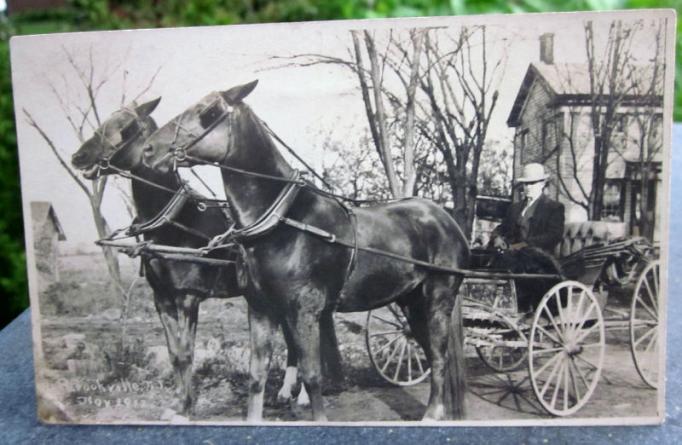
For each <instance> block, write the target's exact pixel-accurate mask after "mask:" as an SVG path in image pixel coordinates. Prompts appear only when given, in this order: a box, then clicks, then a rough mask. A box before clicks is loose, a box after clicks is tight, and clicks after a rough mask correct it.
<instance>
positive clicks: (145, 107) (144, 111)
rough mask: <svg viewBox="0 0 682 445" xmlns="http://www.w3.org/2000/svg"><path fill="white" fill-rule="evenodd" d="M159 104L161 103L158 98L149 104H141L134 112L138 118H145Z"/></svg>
mask: <svg viewBox="0 0 682 445" xmlns="http://www.w3.org/2000/svg"><path fill="white" fill-rule="evenodd" d="M159 102H161V97H160V96H159V97H157V98H156V99H152V100H150V101H149V102H146V103H143V104H142V105H138V106H137V107H135V112H136V113H137V115H138V116H140V117H147V116H149V115H150V114H152V111H154V109H156V106H157V105H158V104H159Z"/></svg>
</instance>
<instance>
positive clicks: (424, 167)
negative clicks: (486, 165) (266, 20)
mask: <svg viewBox="0 0 682 445" xmlns="http://www.w3.org/2000/svg"><path fill="white" fill-rule="evenodd" d="M451 33H452V30H451V29H449V28H422V29H412V30H409V31H408V33H407V34H399V33H397V32H394V31H391V30H389V31H386V32H383V33H379V32H377V31H374V32H370V31H353V32H351V37H352V46H351V47H350V49H349V52H348V58H345V59H344V58H340V57H334V56H329V55H324V54H299V55H296V56H293V57H291V58H289V59H293V60H294V62H292V63H290V64H288V65H286V66H292V65H293V66H310V65H317V64H336V65H340V66H343V67H346V68H348V69H350V70H351V71H352V72H353V73H354V74H355V75H356V76H357V78H358V85H359V88H360V92H361V95H362V99H363V104H364V108H365V115H366V117H367V123H368V126H369V130H370V134H371V140H372V142H373V146H374V148H375V151H376V153H377V155H378V157H379V159H380V161H381V165H382V167H383V170H384V172H385V173H386V177H387V180H388V185H389V188H390V192H391V194H392V195H393V196H394V197H404V196H413V195H415V194H417V193H418V192H419V193H421V194H423V195H424V196H434V197H436V196H438V197H442V196H443V193H442V190H441V189H442V188H441V187H439V186H438V184H437V182H438V181H441V182H442V181H446V182H447V183H448V184H449V186H450V189H451V194H450V196H451V197H452V198H453V199H452V200H453V201H454V205H455V217H456V218H457V219H458V220H459V222H460V223H461V224H462V225H463V227H464V228H465V230H467V231H469V230H470V229H471V225H472V223H473V217H474V208H475V198H476V193H477V192H476V190H477V185H476V184H477V180H478V172H479V168H480V157H481V153H482V151H483V149H484V146H485V140H486V137H487V132H488V126H489V123H490V118H491V115H492V112H493V110H494V109H495V106H496V104H497V98H498V91H497V88H498V86H499V83H500V81H501V78H502V76H503V71H504V59H503V58H500V59H499V60H497V61H494V62H491V61H490V60H488V53H487V51H488V49H489V42H488V41H487V36H486V28H485V27H481V26H478V27H465V28H461V29H460V30H459V32H456V33H455V34H454V36H453V35H451ZM405 36H407V37H408V38H405ZM434 150H435V151H436V152H439V153H440V156H439V157H438V158H436V157H434V156H433V151H434ZM436 160H438V161H440V162H443V163H445V165H446V168H445V169H444V171H442V169H440V168H439V167H438V166H436V164H435V163H434V162H436Z"/></svg>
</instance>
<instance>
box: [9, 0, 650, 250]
mask: <svg viewBox="0 0 682 445" xmlns="http://www.w3.org/2000/svg"><path fill="white" fill-rule="evenodd" d="M0 1H1V0H0ZM622 14H623V15H624V16H625V18H626V19H629V20H634V19H638V18H641V17H642V13H641V12H629V13H622ZM591 17H592V19H593V20H595V25H596V26H597V27H600V26H601V27H602V28H603V29H605V26H607V25H608V23H610V21H611V20H612V19H613V15H608V14H603V15H592V16H591ZM584 19H585V16H580V15H578V14H575V13H566V14H553V15H515V16H499V15H498V16H495V15H493V16H484V17H481V16H478V17H477V16H473V17H471V16H470V17H450V18H438V19H398V20H392V21H388V20H374V21H337V22H313V23H297V24H270V25H239V26H225V27H196V28H179V29H162V30H137V31H111V32H92V33H70V34H53V35H49V36H29V37H17V38H13V39H12V42H11V55H12V70H13V88H14V95H15V108H16V111H17V136H18V141H19V155H20V167H21V179H22V195H23V200H24V209H25V210H26V209H28V206H29V204H28V203H29V202H30V201H35V200H41V201H51V202H52V203H53V205H54V208H55V211H56V214H57V216H58V218H59V219H60V221H61V223H62V226H63V228H64V231H65V233H66V237H67V243H68V244H70V245H75V244H87V245H91V243H92V241H94V240H95V239H96V232H95V229H94V224H93V223H92V217H91V215H90V209H89V206H88V203H87V199H86V196H85V194H84V193H83V192H82V191H81V190H80V189H79V188H78V187H77V186H76V184H75V182H74V181H73V179H71V178H70V177H69V176H68V175H67V174H66V172H65V171H64V169H63V167H62V166H61V165H59V163H58V162H57V160H56V158H55V156H54V155H53V154H52V153H51V152H50V150H49V148H48V147H47V145H46V144H45V142H44V141H43V140H42V139H41V137H40V136H39V135H38V133H37V132H36V131H35V130H34V129H33V128H31V127H30V126H29V125H27V123H26V119H25V118H24V115H23V110H24V109H25V110H27V111H28V112H30V113H31V115H32V116H33V118H34V119H35V120H36V122H37V123H38V124H39V125H40V126H41V128H43V129H44V131H45V132H46V133H47V134H48V135H49V136H50V137H51V138H52V140H53V141H54V143H55V145H56V146H57V147H58V148H59V149H60V151H61V152H62V153H63V154H64V155H65V158H66V159H68V158H70V155H71V154H72V153H73V152H75V151H76V150H77V148H78V146H79V142H78V139H77V138H76V136H75V134H74V132H73V131H72V129H71V128H70V126H69V124H68V123H67V121H66V120H65V118H64V113H63V111H62V108H61V106H60V102H59V100H58V99H57V96H56V95H55V94H54V92H53V90H52V88H54V89H55V90H57V91H58V92H59V96H60V97H61V100H62V101H64V102H65V103H66V104H67V106H68V105H72V104H77V103H82V101H83V100H84V96H83V91H82V88H81V87H80V86H79V82H80V79H79V77H78V75H77V74H76V73H75V72H74V71H73V70H72V69H71V68H70V66H69V64H68V63H67V60H66V57H65V54H66V53H69V54H72V55H73V57H74V60H75V61H76V63H77V64H78V65H80V66H83V67H87V66H88V60H89V58H90V57H92V60H93V64H94V66H95V67H96V77H97V76H100V75H101V74H102V73H107V72H108V73H112V74H111V75H110V76H107V78H108V79H109V81H108V83H106V84H105V85H104V86H103V87H102V89H101V95H100V97H99V99H98V104H100V105H99V107H100V110H101V112H102V114H103V115H104V116H103V118H106V115H107V114H108V113H111V112H113V111H114V110H116V109H118V108H120V105H121V92H122V91H124V90H125V91H126V97H127V98H128V99H130V98H131V97H132V96H134V95H135V94H136V92H138V91H140V90H142V89H143V88H144V87H145V86H146V85H147V84H148V82H149V80H150V79H151V78H152V77H153V76H154V74H155V73H156V72H157V71H158V75H157V77H156V78H155V80H154V82H153V84H152V86H151V88H150V89H149V91H147V92H146V93H145V94H144V96H143V97H142V98H141V99H140V100H141V101H145V100H150V99H153V98H155V97H158V96H161V98H162V99H161V102H160V104H159V106H158V107H157V109H156V110H155V111H154V113H153V115H152V116H153V117H154V119H155V120H156V122H157V123H158V124H159V125H162V124H163V123H165V122H167V121H168V120H170V119H171V118H172V117H174V116H175V115H177V114H178V113H180V112H182V111H183V110H184V109H186V108H188V107H189V106H191V105H192V104H194V103H195V102H196V101H198V100H199V99H200V98H201V97H203V96H205V95H206V94H208V93H209V92H211V91H215V90H225V89H228V88H230V87H232V86H235V85H238V84H241V83H246V82H249V81H251V80H253V79H259V84H258V87H257V88H256V89H255V90H254V92H253V93H251V95H250V96H249V97H248V98H247V99H246V102H248V103H249V105H250V106H251V108H252V109H253V110H254V111H255V112H256V114H257V115H259V117H261V118H262V119H263V120H264V121H265V122H267V123H268V125H269V126H270V127H271V128H272V129H273V130H274V131H275V132H276V133H277V134H278V135H279V136H280V137H281V138H282V139H283V140H284V141H286V142H287V143H288V144H289V145H290V146H292V147H294V148H295V149H296V151H297V152H298V153H299V154H300V155H301V156H302V157H303V158H304V159H306V160H307V161H308V162H309V163H311V164H312V165H313V166H314V167H316V168H319V167H320V166H321V164H322V162H323V159H322V143H323V141H324V140H325V139H326V138H327V137H330V136H331V138H332V139H334V140H338V141H357V140H359V139H360V138H361V137H362V136H363V135H364V134H365V133H366V131H367V130H366V128H367V123H366V117H365V112H364V107H363V103H362V98H361V95H360V91H359V89H358V86H357V79H356V78H355V77H354V76H353V75H352V73H351V72H350V71H348V70H347V69H344V68H342V67H339V66H334V65H318V66H314V67H283V62H282V61H281V60H277V59H273V56H279V57H282V56H289V55H294V54H302V53H319V54H325V55H330V56H338V57H346V56H347V54H348V53H347V51H348V47H349V46H350V45H351V43H352V41H351V37H350V33H349V30H351V29H365V28H374V29H377V30H386V29H388V28H393V29H399V30H400V29H402V30H403V32H405V31H404V30H406V29H408V28H412V27H420V26H445V27H448V28H451V29H452V30H453V32H457V31H458V30H459V27H460V26H462V25H474V24H475V25H481V24H485V25H487V30H488V39H489V43H490V44H491V51H489V58H490V59H493V60H496V59H498V58H500V57H501V56H503V55H506V56H507V57H506V58H505V59H506V65H505V71H504V77H503V79H502V82H501V84H500V97H499V102H498V105H497V108H496V110H495V112H494V113H493V116H492V120H491V126H490V130H489V139H491V140H496V141H499V142H500V144H499V145H500V147H501V148H502V149H504V148H507V149H508V148H509V147H511V140H512V137H513V129H509V128H507V126H506V120H507V117H508V115H509V112H510V110H511V107H512V103H513V101H514V99H515V97H516V95H517V93H518V90H519V86H520V85H521V81H522V79H523V76H524V74H525V72H526V70H527V68H528V65H529V63H537V62H538V60H539V40H538V39H539V36H540V35H541V34H543V33H546V32H554V33H555V39H554V43H555V50H554V56H555V61H556V62H557V63H564V62H566V63H569V62H578V63H579V62H583V61H584V37H583V21H584ZM637 44H638V45H641V46H642V51H640V52H641V54H643V55H644V56H643V57H645V55H646V53H647V51H646V48H647V45H648V43H647V42H644V39H643V40H642V41H641V42H638V43H637ZM502 48H505V49H506V51H507V52H506V53H505V54H503V53H502ZM124 71H125V72H126V75H125V83H124V82H123V78H124V75H123V73H124ZM328 161H329V160H328V159H327V160H325V161H324V162H325V164H327V163H328ZM200 171H201V174H202V177H204V178H206V179H207V180H208V182H209V183H210V184H211V186H212V188H213V189H214V190H219V189H220V179H219V173H218V172H217V171H215V170H214V169H211V168H203V169H201V170H200ZM118 183H119V184H120V185H121V186H122V187H125V186H126V185H125V180H120V181H118ZM198 187H200V186H198ZM117 195H118V191H117V189H116V187H111V186H110V187H109V191H108V193H107V194H106V196H105V200H104V203H103V212H104V214H105V216H106V217H107V219H108V220H109V223H110V225H111V226H112V227H113V228H117V227H122V226H126V225H128V224H129V222H130V216H129V215H128V214H127V212H126V210H125V207H124V205H123V202H122V200H121V199H120V197H119V196H117Z"/></svg>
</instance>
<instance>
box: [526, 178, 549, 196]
mask: <svg viewBox="0 0 682 445" xmlns="http://www.w3.org/2000/svg"><path fill="white" fill-rule="evenodd" d="M543 188H545V181H537V182H524V183H523V193H524V194H525V195H526V197H528V198H529V199H531V200H533V199H536V198H538V197H539V196H540V195H541V194H542V189H543Z"/></svg>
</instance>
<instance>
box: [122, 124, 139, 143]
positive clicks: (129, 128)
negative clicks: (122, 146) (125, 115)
mask: <svg viewBox="0 0 682 445" xmlns="http://www.w3.org/2000/svg"><path fill="white" fill-rule="evenodd" d="M138 131H140V126H139V125H138V124H137V121H132V122H130V123H129V124H128V125H126V126H125V127H123V130H121V141H122V142H126V141H128V140H130V139H131V138H133V137H134V136H135V135H136V134H137V132H138Z"/></svg>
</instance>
